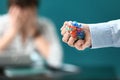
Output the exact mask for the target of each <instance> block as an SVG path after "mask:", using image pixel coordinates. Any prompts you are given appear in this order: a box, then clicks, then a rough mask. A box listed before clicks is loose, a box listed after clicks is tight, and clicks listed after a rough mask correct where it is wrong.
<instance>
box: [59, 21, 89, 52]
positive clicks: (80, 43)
mask: <svg viewBox="0 0 120 80" xmlns="http://www.w3.org/2000/svg"><path fill="white" fill-rule="evenodd" d="M68 23H69V21H66V22H65V23H64V25H63V26H62V28H61V35H62V36H63V38H62V41H63V42H65V43H66V44H68V45H69V46H71V47H75V48H76V49H78V50H85V49H86V48H88V47H90V46H91V35H90V29H89V26H88V25H87V24H84V25H83V26H84V27H83V30H84V32H85V39H84V40H81V39H79V40H78V39H77V38H73V37H71V36H70V33H69V32H68V31H66V27H65V25H66V24H68Z"/></svg>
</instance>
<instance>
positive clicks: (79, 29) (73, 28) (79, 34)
mask: <svg viewBox="0 0 120 80" xmlns="http://www.w3.org/2000/svg"><path fill="white" fill-rule="evenodd" d="M66 30H67V31H68V32H69V33H70V34H71V36H72V37H73V38H78V39H84V37H85V34H84V31H83V26H82V24H80V23H78V22H76V21H73V22H68V23H67V24H66Z"/></svg>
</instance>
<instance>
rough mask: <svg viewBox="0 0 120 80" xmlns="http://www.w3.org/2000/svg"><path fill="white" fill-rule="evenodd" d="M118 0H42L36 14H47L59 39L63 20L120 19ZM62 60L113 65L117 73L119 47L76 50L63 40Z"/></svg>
mask: <svg viewBox="0 0 120 80" xmlns="http://www.w3.org/2000/svg"><path fill="white" fill-rule="evenodd" d="M5 2H6V0H1V2H0V13H1V14H3V13H5V12H6V11H7V8H6V5H5ZM119 8H120V0H42V6H41V7H40V8H39V14H40V15H42V16H45V17H48V18H50V19H51V20H53V21H54V23H55V24H56V26H57V32H58V34H59V37H60V39H61V38H62V36H61V35H60V27H61V26H62V24H63V22H64V21H66V20H75V21H79V22H84V23H96V22H104V21H109V20H114V19H120V9H119ZM61 43H62V45H63V48H64V55H65V57H64V61H65V62H67V63H73V64H76V65H79V66H113V67H115V68H116V72H117V73H118V75H119V76H120V61H119V60H120V48H103V49H96V50H91V49H87V50H85V51H77V50H76V49H74V48H71V47H69V46H68V45H66V44H64V43H63V42H62V40H61Z"/></svg>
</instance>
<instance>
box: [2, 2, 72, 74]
mask: <svg viewBox="0 0 120 80" xmlns="http://www.w3.org/2000/svg"><path fill="white" fill-rule="evenodd" d="M40 1H41V0H8V4H9V10H8V13H7V14H5V15H1V16H0V51H1V52H4V51H7V52H9V51H14V52H16V53H20V54H30V55H32V57H34V55H37V53H36V52H38V53H40V55H37V58H38V59H37V60H36V62H37V61H38V62H39V58H41V57H43V58H44V60H45V61H46V63H47V66H46V67H47V68H49V69H52V70H63V71H65V70H64V69H63V67H64V68H66V69H67V67H68V68H70V65H69V66H68V65H67V66H65V65H64V64H63V62H62V59H63V50H62V47H61V45H60V42H59V39H58V36H57V35H56V31H55V26H54V24H53V23H52V22H51V21H50V20H48V19H46V18H42V17H41V18H39V17H38V14H37V7H38V6H39V2H40ZM40 56H41V57H40ZM70 71H71V69H70ZM68 72H69V70H68Z"/></svg>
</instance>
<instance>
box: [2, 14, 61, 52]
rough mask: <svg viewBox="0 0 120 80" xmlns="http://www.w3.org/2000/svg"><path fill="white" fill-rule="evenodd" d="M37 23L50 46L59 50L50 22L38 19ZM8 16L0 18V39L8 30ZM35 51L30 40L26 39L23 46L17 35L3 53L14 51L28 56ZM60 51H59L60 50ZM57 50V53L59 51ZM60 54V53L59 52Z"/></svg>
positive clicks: (56, 37)
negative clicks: (55, 46)
mask: <svg viewBox="0 0 120 80" xmlns="http://www.w3.org/2000/svg"><path fill="white" fill-rule="evenodd" d="M39 22H40V24H41V25H43V26H40V29H42V32H43V35H44V37H45V38H46V39H47V40H48V41H49V42H50V43H51V44H52V45H51V47H52V46H54V44H55V45H57V47H58V48H59V47H60V45H59V40H58V36H57V35H56V31H55V27H54V25H53V24H52V22H51V21H50V20H48V19H46V18H40V19H39ZM9 24H10V21H9V15H8V14H7V15H3V16H0V37H2V36H3V34H4V33H7V30H8V29H9ZM34 50H35V45H34V44H33V41H32V39H30V38H28V39H27V41H26V43H25V44H24V45H23V43H22V40H21V36H20V35H19V34H17V36H16V37H15V39H14V40H13V41H12V42H11V43H10V45H9V46H8V47H7V48H6V49H5V51H7V52H9V51H14V52H17V53H26V54H30V53H32V52H33V51H34ZM60 50H61V49H60ZM60 50H59V51H60ZM60 52H61V51H60Z"/></svg>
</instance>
